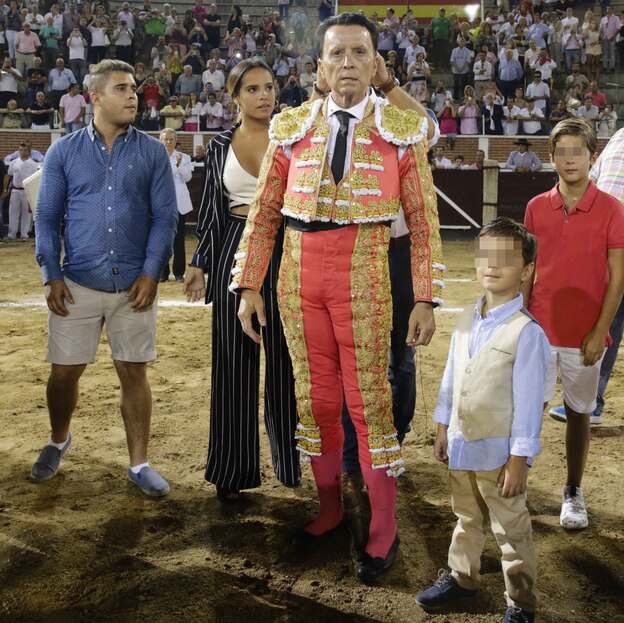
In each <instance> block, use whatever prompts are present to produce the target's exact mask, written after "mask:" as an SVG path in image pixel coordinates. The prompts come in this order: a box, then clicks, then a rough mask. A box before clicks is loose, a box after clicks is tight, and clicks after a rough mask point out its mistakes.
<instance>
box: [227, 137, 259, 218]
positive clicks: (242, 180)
mask: <svg viewBox="0 0 624 623" xmlns="http://www.w3.org/2000/svg"><path fill="white" fill-rule="evenodd" d="M223 185H224V186H225V190H226V192H227V195H228V198H229V200H230V209H232V208H235V207H236V206H248V205H251V203H252V201H253V199H254V197H255V195H256V187H257V186H258V178H257V177H254V176H253V175H251V174H249V173H247V171H245V169H243V167H242V166H241V164H240V162H239V161H238V158H237V157H236V154H235V153H234V149H232V147H231V146H230V148H229V149H228V154H227V158H226V159H225V167H224V168H223Z"/></svg>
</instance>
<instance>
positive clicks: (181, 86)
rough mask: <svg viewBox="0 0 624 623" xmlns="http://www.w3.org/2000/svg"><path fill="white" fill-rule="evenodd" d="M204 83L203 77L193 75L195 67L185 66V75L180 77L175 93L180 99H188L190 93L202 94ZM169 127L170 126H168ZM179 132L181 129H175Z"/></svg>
mask: <svg viewBox="0 0 624 623" xmlns="http://www.w3.org/2000/svg"><path fill="white" fill-rule="evenodd" d="M201 90H202V83H201V77H200V76H198V75H197V74H194V73H193V67H191V65H184V70H183V73H182V74H181V75H180V76H179V77H178V79H177V80H176V84H175V92H176V94H177V95H179V96H180V98H184V101H185V102H186V99H187V98H188V95H189V94H190V93H193V92H195V93H197V94H199V93H201ZM167 127H168V126H167ZM173 129H174V130H179V129H180V128H173Z"/></svg>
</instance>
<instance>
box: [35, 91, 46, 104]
mask: <svg viewBox="0 0 624 623" xmlns="http://www.w3.org/2000/svg"><path fill="white" fill-rule="evenodd" d="M35 97H36V99H37V104H43V103H44V102H45V95H44V94H43V93H41V91H40V92H39V93H37V95H36V96H35Z"/></svg>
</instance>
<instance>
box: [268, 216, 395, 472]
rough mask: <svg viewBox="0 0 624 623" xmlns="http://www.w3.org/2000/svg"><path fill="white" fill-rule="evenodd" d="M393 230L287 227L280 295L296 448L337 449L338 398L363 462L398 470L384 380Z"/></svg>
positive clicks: (339, 433) (315, 453)
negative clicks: (293, 395)
mask: <svg viewBox="0 0 624 623" xmlns="http://www.w3.org/2000/svg"><path fill="white" fill-rule="evenodd" d="M389 236H390V232H389V228H388V227H385V226H383V225H381V224H364V225H349V226H346V227H342V228H339V229H334V230H329V231H320V232H299V231H295V230H293V229H287V231H286V239H285V243H284V252H283V256H282V264H281V268H280V279H279V286H278V288H279V293H278V297H279V298H278V300H279V305H280V310H281V314H282V321H283V324H284V332H285V334H286V339H287V342H288V347H289V351H290V355H291V359H292V363H293V370H294V375H295V392H296V394H297V410H298V413H299V419H300V423H299V426H298V430H297V435H296V436H297V440H298V448H299V449H300V450H301V451H302V452H304V453H307V454H309V455H312V456H320V455H325V454H330V453H332V454H333V453H334V452H340V451H341V449H342V443H343V430H342V424H341V413H342V405H343V399H344V400H346V402H347V406H348V408H349V414H350V416H351V419H352V420H353V424H354V426H355V429H356V432H357V435H358V442H359V443H358V448H359V459H360V464H361V465H362V466H365V467H369V468H370V467H372V468H373V469H381V468H385V469H386V470H387V471H388V475H392V476H397V475H398V474H399V473H400V472H401V471H403V468H402V467H401V465H402V463H403V460H402V459H401V454H400V448H399V444H398V441H397V438H396V431H395V429H394V425H393V422H392V397H391V390H390V385H389V383H388V379H387V367H388V352H389V342H390V331H391V328H392V299H391V293H390V278H389V274H388V243H389Z"/></svg>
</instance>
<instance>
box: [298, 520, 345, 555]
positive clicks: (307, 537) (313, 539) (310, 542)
mask: <svg viewBox="0 0 624 623" xmlns="http://www.w3.org/2000/svg"><path fill="white" fill-rule="evenodd" d="M344 523H345V520H344V517H343V518H342V519H341V520H340V521H339V522H338V525H336V526H335V527H333V528H331V529H330V530H327V531H326V532H323V533H322V534H312V533H311V532H308V531H307V530H306V529H305V528H300V529H299V530H297V531H296V532H295V534H294V535H293V544H294V545H295V546H296V547H301V548H308V547H312V546H314V545H317V544H318V543H320V542H321V541H323V540H324V539H326V538H327V537H328V536H331V535H332V534H334V533H336V532H338V530H340V529H341V528H342V527H343V526H344Z"/></svg>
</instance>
